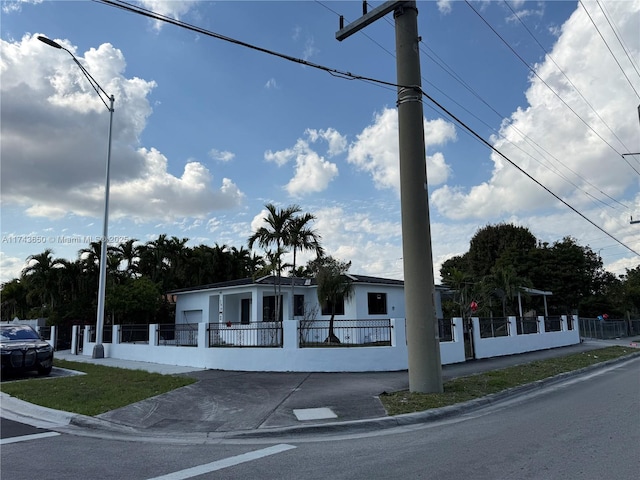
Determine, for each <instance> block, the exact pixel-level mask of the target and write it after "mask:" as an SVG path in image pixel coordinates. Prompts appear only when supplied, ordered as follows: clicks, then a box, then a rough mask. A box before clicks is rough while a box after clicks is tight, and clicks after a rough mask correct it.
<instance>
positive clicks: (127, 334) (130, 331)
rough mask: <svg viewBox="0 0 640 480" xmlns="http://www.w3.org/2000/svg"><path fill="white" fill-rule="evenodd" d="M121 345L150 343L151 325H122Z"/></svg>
mask: <svg viewBox="0 0 640 480" xmlns="http://www.w3.org/2000/svg"><path fill="white" fill-rule="evenodd" d="M120 343H149V325H120Z"/></svg>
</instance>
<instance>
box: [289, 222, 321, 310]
mask: <svg viewBox="0 0 640 480" xmlns="http://www.w3.org/2000/svg"><path fill="white" fill-rule="evenodd" d="M315 219H316V217H315V216H314V215H312V214H310V213H305V214H303V215H298V216H295V217H292V218H291V220H290V221H289V224H288V225H287V233H288V235H287V239H286V240H287V242H286V245H287V246H290V247H293V263H292V268H291V310H290V312H291V319H292V320H293V318H294V313H295V312H294V311H293V310H294V290H293V287H294V283H295V277H296V275H295V272H296V253H297V251H298V250H315V252H316V256H317V257H322V255H323V253H324V250H323V248H322V247H321V246H320V235H319V234H318V233H317V232H316V231H314V230H313V229H311V228H309V226H308V224H309V222H311V221H313V220H315Z"/></svg>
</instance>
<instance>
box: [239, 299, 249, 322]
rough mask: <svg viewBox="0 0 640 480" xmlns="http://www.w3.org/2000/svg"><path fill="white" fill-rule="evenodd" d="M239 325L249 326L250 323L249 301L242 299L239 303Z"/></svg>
mask: <svg viewBox="0 0 640 480" xmlns="http://www.w3.org/2000/svg"><path fill="white" fill-rule="evenodd" d="M240 323H242V324H245V325H247V324H249V323H251V299H250V298H243V299H242V300H241V301H240Z"/></svg>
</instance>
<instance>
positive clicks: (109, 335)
mask: <svg viewBox="0 0 640 480" xmlns="http://www.w3.org/2000/svg"><path fill="white" fill-rule="evenodd" d="M89 341H90V342H95V341H96V326H95V325H91V326H89ZM112 342H113V325H105V326H104V328H103V329H102V343H112Z"/></svg>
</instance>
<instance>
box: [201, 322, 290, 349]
mask: <svg viewBox="0 0 640 480" xmlns="http://www.w3.org/2000/svg"><path fill="white" fill-rule="evenodd" d="M207 335H208V336H209V346H210V347H271V348H273V347H276V348H277V347H282V322H261V323H249V324H241V323H210V324H209V325H208V326H207Z"/></svg>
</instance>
